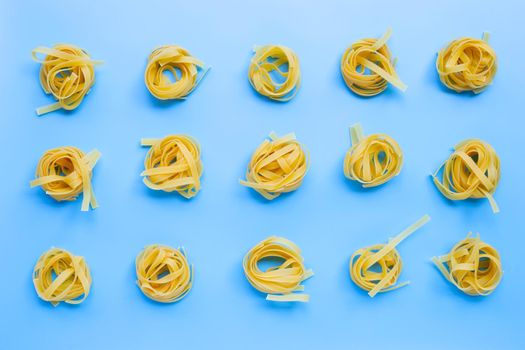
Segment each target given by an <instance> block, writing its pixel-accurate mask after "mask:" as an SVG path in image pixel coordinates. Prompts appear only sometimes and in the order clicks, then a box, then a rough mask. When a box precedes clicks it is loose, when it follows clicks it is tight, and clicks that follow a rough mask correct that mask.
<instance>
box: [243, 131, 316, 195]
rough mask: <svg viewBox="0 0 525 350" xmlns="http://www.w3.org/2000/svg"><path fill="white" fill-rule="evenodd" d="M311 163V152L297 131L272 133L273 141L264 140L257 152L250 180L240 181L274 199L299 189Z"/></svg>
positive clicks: (249, 167)
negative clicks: (296, 135)
mask: <svg viewBox="0 0 525 350" xmlns="http://www.w3.org/2000/svg"><path fill="white" fill-rule="evenodd" d="M308 164H309V159H308V153H307V152H305V150H304V147H303V146H302V145H301V144H300V143H299V142H298V141H297V140H296V138H295V134H293V133H291V134H287V135H285V136H282V137H278V136H277V134H275V133H274V132H271V133H270V136H269V140H264V142H263V143H262V144H261V145H260V146H259V147H258V148H257V149H256V150H255V152H254V153H253V155H252V158H251V160H250V163H249V164H248V169H247V170H246V181H244V180H240V183H241V184H242V185H244V186H247V187H251V188H253V189H254V190H255V191H257V192H259V193H260V194H261V195H262V196H263V197H264V198H266V199H268V200H272V199H274V198H276V197H279V196H280V195H281V194H282V193H285V192H291V191H295V190H296V189H297V188H299V186H301V183H302V181H303V178H304V176H305V175H306V172H307V170H308Z"/></svg>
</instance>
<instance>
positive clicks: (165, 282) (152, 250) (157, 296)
mask: <svg viewBox="0 0 525 350" xmlns="http://www.w3.org/2000/svg"><path fill="white" fill-rule="evenodd" d="M135 267H136V273H137V285H138V286H139V288H140V290H141V291H142V292H143V293H144V295H146V296H147V297H148V298H150V299H152V300H155V301H158V302H161V303H173V302H176V301H179V300H181V299H182V298H184V297H185V296H186V295H187V294H188V293H189V291H190V289H191V287H192V285H193V266H190V265H189V264H188V260H187V258H186V251H185V250H184V248H179V249H174V248H171V247H168V246H164V245H159V244H152V245H149V246H147V247H146V248H144V250H143V251H142V252H140V253H139V255H138V256H137V259H136V260H135Z"/></svg>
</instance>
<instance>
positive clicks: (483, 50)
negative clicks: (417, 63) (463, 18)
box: [436, 33, 497, 94]
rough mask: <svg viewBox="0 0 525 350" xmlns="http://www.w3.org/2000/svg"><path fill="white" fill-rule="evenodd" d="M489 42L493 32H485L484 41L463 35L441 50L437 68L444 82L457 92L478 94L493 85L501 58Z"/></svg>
mask: <svg viewBox="0 0 525 350" xmlns="http://www.w3.org/2000/svg"><path fill="white" fill-rule="evenodd" d="M488 41H489V34H488V33H483V37H482V39H481V40H479V39H474V38H459V39H456V40H453V41H452V42H450V43H449V44H448V46H447V47H445V48H443V49H442V50H441V51H439V53H438V56H437V59H436V69H437V71H438V74H439V79H440V80H441V82H442V83H443V85H445V86H446V87H447V88H449V89H451V90H454V91H456V92H463V91H472V92H474V93H475V94H478V93H480V92H482V91H483V90H485V89H486V88H487V87H488V86H489V85H490V84H492V81H493V80H494V76H495V75H496V71H497V58H496V52H494V50H493V49H492V47H490V45H489V43H488Z"/></svg>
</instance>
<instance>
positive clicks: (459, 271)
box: [432, 233, 503, 296]
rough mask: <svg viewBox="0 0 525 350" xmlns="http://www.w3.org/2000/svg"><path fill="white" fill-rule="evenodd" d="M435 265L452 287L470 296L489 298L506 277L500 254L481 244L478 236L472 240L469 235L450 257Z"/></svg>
mask: <svg viewBox="0 0 525 350" xmlns="http://www.w3.org/2000/svg"><path fill="white" fill-rule="evenodd" d="M432 261H433V262H434V264H436V266H437V268H438V269H439V271H441V273H442V274H443V276H445V278H446V279H447V280H448V281H449V282H450V283H452V284H453V285H455V286H456V287H458V289H459V290H461V291H462V292H463V293H465V294H468V295H473V296H478V295H482V296H486V295H489V294H490V293H492V292H493V291H494V290H495V289H496V287H497V286H498V284H499V283H500V281H501V277H502V276H503V270H502V268H501V261H500V256H499V253H498V251H497V250H496V249H495V248H494V247H492V246H491V245H489V244H487V243H485V242H482V241H481V240H480V238H479V234H478V235H477V237H471V233H469V234H468V235H467V238H465V239H464V240H462V241H460V242H459V243H458V244H456V245H455V246H454V247H453V248H452V250H451V251H450V253H448V254H447V255H443V256H439V257H436V256H435V257H433V258H432Z"/></svg>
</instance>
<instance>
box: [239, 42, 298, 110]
mask: <svg viewBox="0 0 525 350" xmlns="http://www.w3.org/2000/svg"><path fill="white" fill-rule="evenodd" d="M253 51H254V53H255V54H254V56H253V57H252V60H251V63H250V68H249V69H248V79H249V80H250V84H251V85H252V87H253V88H254V89H255V90H256V91H257V92H258V93H259V94H261V95H263V96H266V97H268V98H270V99H272V100H275V101H280V102H286V101H289V100H291V99H292V98H294V96H295V95H296V94H297V91H298V90H299V87H300V86H301V69H300V67H299V58H298V57H297V55H296V54H295V52H293V51H292V50H291V49H289V48H288V47H286V46H281V45H264V46H255V47H254V48H253ZM285 66H288V69H287V70H286V68H285ZM272 73H275V74H277V76H280V78H281V79H279V80H282V79H284V80H283V81H282V82H280V81H276V80H275V79H273V78H272V76H271V74H272Z"/></svg>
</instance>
